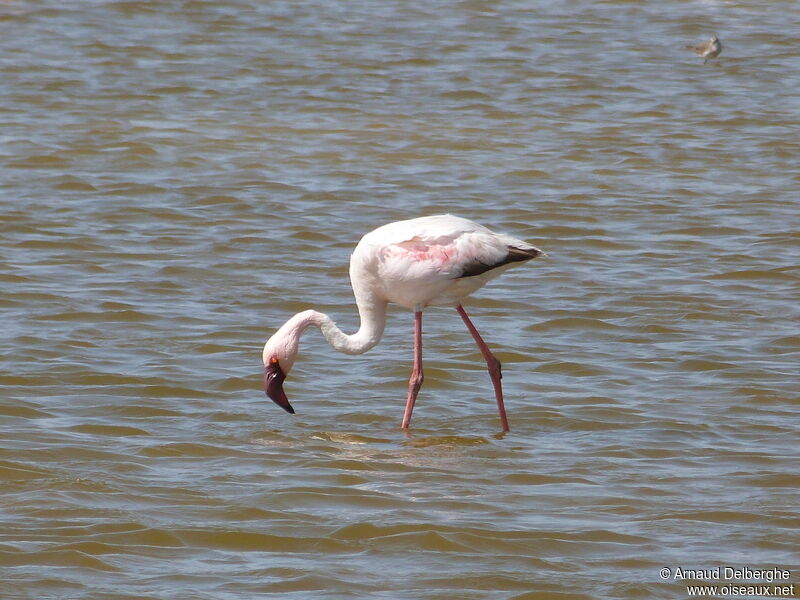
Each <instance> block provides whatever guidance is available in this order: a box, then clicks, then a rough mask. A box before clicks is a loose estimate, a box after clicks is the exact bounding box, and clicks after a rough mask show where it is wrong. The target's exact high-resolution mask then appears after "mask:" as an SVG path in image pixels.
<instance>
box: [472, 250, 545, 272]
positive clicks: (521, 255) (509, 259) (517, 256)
mask: <svg viewBox="0 0 800 600" xmlns="http://www.w3.org/2000/svg"><path fill="white" fill-rule="evenodd" d="M542 254H544V252H542V251H541V250H537V249H536V248H517V247H516V246H509V247H508V254H506V256H505V258H503V259H502V260H500V261H498V262H496V263H493V264H487V263H484V262H481V261H479V260H476V261H475V262H473V263H470V264H468V265H467V266H466V267H465V268H464V270H463V271H462V273H461V275H459V278H461V277H475V275H480V274H481V273H486V271H491V270H492V269H496V268H498V267H502V266H503V265H507V264H508V263H513V262H522V261H526V260H531V259H532V258H536V257H537V256H541V255H542Z"/></svg>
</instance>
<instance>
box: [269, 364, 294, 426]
mask: <svg viewBox="0 0 800 600" xmlns="http://www.w3.org/2000/svg"><path fill="white" fill-rule="evenodd" d="M284 379H286V374H285V373H284V372H283V369H281V366H280V364H278V361H277V360H276V359H273V360H271V361H270V362H269V364H268V365H267V366H265V367H264V392H265V393H266V394H267V396H269V397H270V398H271V399H272V401H273V402H274V403H275V404H277V405H278V406H280V407H281V408H282V409H283V410H285V411H286V412H288V413H290V414H294V409H293V408H292V405H291V404H289V399H288V398H287V397H286V392H284V391H283V381H284Z"/></svg>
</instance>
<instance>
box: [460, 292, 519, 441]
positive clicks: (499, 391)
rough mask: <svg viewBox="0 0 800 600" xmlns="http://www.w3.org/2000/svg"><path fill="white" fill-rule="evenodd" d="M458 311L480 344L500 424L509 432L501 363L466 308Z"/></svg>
mask: <svg viewBox="0 0 800 600" xmlns="http://www.w3.org/2000/svg"><path fill="white" fill-rule="evenodd" d="M456 310H457V311H458V314H459V315H461V318H462V319H463V320H464V324H465V325H466V326H467V329H469V332H470V333H471V334H472V337H473V339H474V340H475V343H476V344H478V349H479V350H480V351H481V354H483V358H484V360H485V361H486V366H487V367H488V368H489V376H490V377H491V378H492V385H493V386H494V397H495V398H496V399H497V410H498V412H499V413H500V423H501V424H502V425H503V431H508V430H509V429H508V418H506V407H505V405H504V404H503V384H501V383H500V379H501V378H502V377H503V375H502V374H501V373H500V361H499V360H497V358H495V356H494V354H492V351H491V350H489V346H487V345H486V342H484V341H483V338H482V337H481V334H480V333H478V330H477V329H475V325H473V324H472V321H470V320H469V317H468V316H467V313H466V312H465V311H464V307H463V306H461V305H460V304H459V305H458V306H456Z"/></svg>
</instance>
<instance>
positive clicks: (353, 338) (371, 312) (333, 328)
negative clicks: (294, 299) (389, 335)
mask: <svg viewBox="0 0 800 600" xmlns="http://www.w3.org/2000/svg"><path fill="white" fill-rule="evenodd" d="M358 314H359V317H360V319H361V325H360V327H359V328H358V331H356V332H355V333H354V334H351V335H348V334H346V333H344V332H343V331H342V330H341V329H339V327H338V326H337V325H336V323H334V322H333V319H331V318H330V317H329V316H328V315H326V314H325V313H321V312H319V311H316V310H306V311H303V312H301V313H298V314H296V315H295V316H294V317H292V318H291V319H289V321H287V322H286V324H285V325H284V326H283V328H282V329H284V328H285V331H286V334H287V335H289V336H291V337H294V338H295V339H296V340H297V341H299V338H300V336H301V335H302V333H303V331H305V330H306V329H307V328H308V327H310V326H311V325H314V326H315V327H318V328H319V330H320V331H321V332H322V335H323V336H324V337H325V340H326V341H327V342H328V343H329V344H330V345H331V346H332V347H333V349H334V350H337V351H339V352H343V353H344V354H363V353H364V352H366V351H367V350H369V349H370V348H372V347H373V346H375V344H377V343H378V342H379V341H380V340H381V337H382V336H383V329H384V327H385V325H386V303H385V302H383V303H381V302H378V303H361V302H359V303H358Z"/></svg>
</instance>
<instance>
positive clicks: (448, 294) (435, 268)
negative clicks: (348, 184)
mask: <svg viewBox="0 0 800 600" xmlns="http://www.w3.org/2000/svg"><path fill="white" fill-rule="evenodd" d="M537 256H545V253H544V252H542V251H541V250H539V249H538V248H536V247H534V246H532V245H530V244H528V243H527V242H523V241H521V240H518V239H516V238H513V237H511V236H509V235H505V234H500V233H494V232H492V231H490V230H489V229H487V228H486V227H484V226H482V225H479V224H477V223H473V222H472V221H469V220H467V219H463V218H461V217H456V216H453V215H435V216H430V217H419V218H416V219H409V220H406V221H396V222H394V223H388V224H386V225H383V226H381V227H378V228H377V229H375V230H373V231H371V232H369V233H367V234H366V235H364V237H362V238H361V241H360V242H359V243H358V245H357V246H356V248H355V250H354V251H353V254H352V256H351V257H350V283H351V285H352V288H353V295H354V296H355V300H356V306H357V308H358V314H359V318H360V321H361V324H360V326H359V329H358V331H357V332H356V333H354V334H352V335H347V334H345V333H344V332H342V330H341V329H339V328H338V327H337V326H336V324H335V323H334V322H333V320H332V319H331V318H330V317H329V316H328V315H326V314H324V313H321V312H318V311H315V310H306V311H303V312H300V313H297V314H296V315H294V316H293V317H292V318H290V319H289V320H288V321H286V323H284V324H283V326H281V328H280V329H278V331H277V332H275V334H274V335H273V336H272V337H270V338H269V340H267V342H266V344H265V345H264V352H263V355H262V358H263V362H264V391H265V392H266V394H267V396H269V397H270V398H271V399H272V400H273V401H274V402H275V403H276V404H277V405H278V406H280V407H281V408H283V409H284V410H285V411H287V412H289V413H291V414H294V408H292V405H291V404H289V400H288V399H287V397H286V393H285V392H284V390H283V382H284V380H285V379H286V376H287V375H288V374H289V372H290V371H291V369H292V366H293V365H294V362H295V358H296V357H297V353H298V349H299V345H300V336H301V335H302V334H303V332H304V331H305V330H306V329H307V328H308V327H310V326H312V325H313V326H315V327H318V328H319V329H320V330H321V332H322V335H323V336H324V337H325V339H326V340H327V341H328V343H329V344H330V345H331V346H333V348H334V349H335V350H337V351H339V352H343V353H345V354H362V353H364V352H366V351H367V350H369V349H370V348H372V347H373V346H375V344H377V343H378V342H379V341H380V339H381V336H382V335H383V329H384V327H385V325H386V309H387V304H388V303H389V302H393V303H394V304H398V305H400V306H402V307H405V308H408V309H411V310H413V311H414V365H413V368H412V371H411V377H410V378H409V382H408V397H407V399H406V408H405V412H404V414H403V420H402V422H401V428H403V429H407V428H408V426H409V423H410V422H411V412H412V411H413V410H414V404H415V403H416V400H417V394H418V393H419V390H420V388H421V386H422V381H423V371H422V311H423V310H424V309H425V308H426V307H428V306H433V305H449V306H454V307H455V309H456V311H457V312H458V314H459V315H460V316H461V319H462V320H463V321H464V324H465V325H466V326H467V330H468V331H469V332H470V334H471V335H472V337H473V338H474V340H475V342H476V344H477V345H478V348H479V349H480V351H481V354H482V355H483V358H484V360H485V361H486V366H487V368H488V370H489V376H490V377H491V380H492V385H493V386H494V393H495V398H496V400H497V409H498V412H499V413H500V422H501V424H502V427H503V431H504V432H506V431H509V427H508V418H507V417H506V411H505V406H504V404H503V389H502V385H501V383H500V378H501V373H500V361H499V360H497V358H495V356H494V354H492V351H491V350H490V349H489V347H488V346H487V345H486V342H484V341H483V338H482V337H481V336H480V334H479V333H478V330H477V329H476V328H475V325H473V323H472V321H471V320H470V318H469V317H468V316H467V313H466V312H465V311H464V307H463V306H462V305H461V303H462V300H463V299H464V298H465V297H466V296H468V295H469V294H471V293H472V292H474V291H476V290H478V289H479V288H481V287H483V286H484V285H485V284H486V283H487V282H488V281H489V280H491V279H493V278H495V277H497V276H498V275H500V274H501V273H503V272H504V271H506V270H507V269H509V268H510V267H512V266H514V265H516V264H519V263H522V262H524V261H527V260H530V259H532V258H536V257H537Z"/></svg>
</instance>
